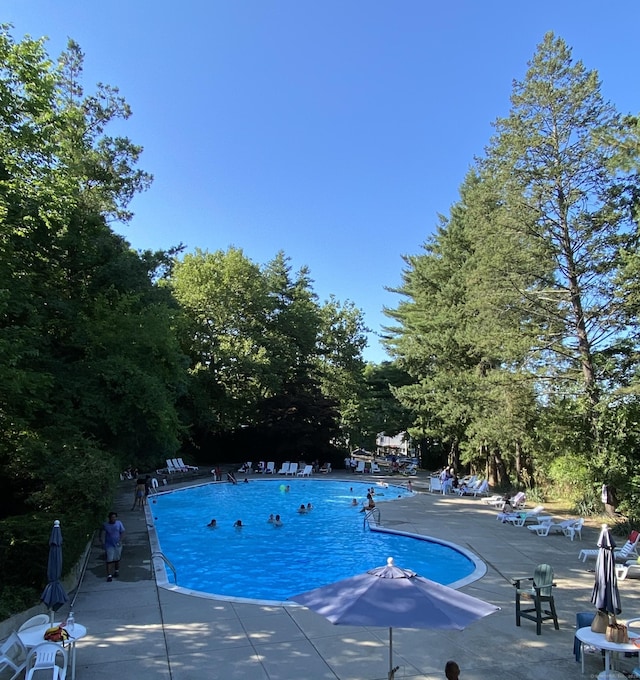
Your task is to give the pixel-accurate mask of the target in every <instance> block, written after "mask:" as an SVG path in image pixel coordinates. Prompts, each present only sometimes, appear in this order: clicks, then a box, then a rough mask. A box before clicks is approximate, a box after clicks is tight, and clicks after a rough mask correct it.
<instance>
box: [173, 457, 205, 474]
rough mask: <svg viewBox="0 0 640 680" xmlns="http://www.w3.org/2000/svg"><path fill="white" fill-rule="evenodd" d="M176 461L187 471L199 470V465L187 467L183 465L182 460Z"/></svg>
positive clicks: (177, 459)
mask: <svg viewBox="0 0 640 680" xmlns="http://www.w3.org/2000/svg"><path fill="white" fill-rule="evenodd" d="M175 460H176V462H177V463H178V466H179V467H181V468H184V469H185V470H193V471H194V472H195V471H197V470H198V469H199V468H198V466H197V465H187V464H186V463H183V462H182V458H176V459H175Z"/></svg>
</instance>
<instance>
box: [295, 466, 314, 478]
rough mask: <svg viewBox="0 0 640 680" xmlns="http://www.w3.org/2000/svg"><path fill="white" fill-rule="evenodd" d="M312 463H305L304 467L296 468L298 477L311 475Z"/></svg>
mask: <svg viewBox="0 0 640 680" xmlns="http://www.w3.org/2000/svg"><path fill="white" fill-rule="evenodd" d="M312 472H313V465H305V466H304V469H302V470H298V477H311V473H312Z"/></svg>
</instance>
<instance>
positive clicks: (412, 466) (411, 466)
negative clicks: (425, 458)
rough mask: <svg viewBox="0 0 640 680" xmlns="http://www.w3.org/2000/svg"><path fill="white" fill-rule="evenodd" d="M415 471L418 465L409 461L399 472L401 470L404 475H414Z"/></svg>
mask: <svg viewBox="0 0 640 680" xmlns="http://www.w3.org/2000/svg"><path fill="white" fill-rule="evenodd" d="M417 471H418V466H417V465H416V463H409V465H407V467H406V468H403V469H402V470H400V472H402V474H403V475H405V476H406V477H408V476H410V475H415V474H416V472H417Z"/></svg>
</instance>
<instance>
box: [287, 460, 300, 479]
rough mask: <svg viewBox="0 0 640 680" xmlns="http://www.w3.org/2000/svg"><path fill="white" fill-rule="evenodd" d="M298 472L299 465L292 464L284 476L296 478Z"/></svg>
mask: <svg viewBox="0 0 640 680" xmlns="http://www.w3.org/2000/svg"><path fill="white" fill-rule="evenodd" d="M297 472H298V463H290V464H289V469H288V470H287V471H286V472H285V473H284V474H285V475H292V476H295V475H296V473H297Z"/></svg>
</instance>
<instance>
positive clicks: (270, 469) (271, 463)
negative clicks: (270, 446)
mask: <svg viewBox="0 0 640 680" xmlns="http://www.w3.org/2000/svg"><path fill="white" fill-rule="evenodd" d="M275 469H276V464H275V461H273V460H270V461H269V462H268V463H267V467H266V468H265V469H264V470H263V472H264V473H265V475H272V474H273V473H274V471H275Z"/></svg>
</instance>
